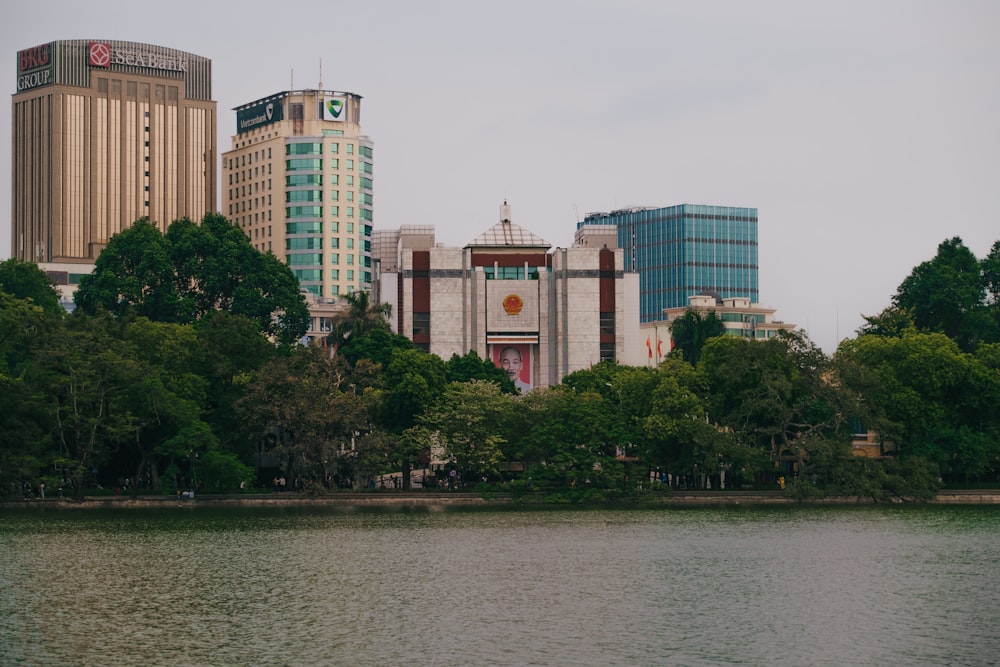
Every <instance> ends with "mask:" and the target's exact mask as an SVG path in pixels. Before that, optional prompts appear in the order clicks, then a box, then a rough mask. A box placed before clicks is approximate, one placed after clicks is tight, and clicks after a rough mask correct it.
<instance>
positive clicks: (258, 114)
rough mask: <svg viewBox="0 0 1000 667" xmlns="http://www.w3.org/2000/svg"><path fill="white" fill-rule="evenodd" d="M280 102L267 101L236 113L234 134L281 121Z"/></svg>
mask: <svg viewBox="0 0 1000 667" xmlns="http://www.w3.org/2000/svg"><path fill="white" fill-rule="evenodd" d="M282 119H283V117H282V115H281V102H280V101H278V100H269V101H267V102H261V103H259V104H255V105H253V106H252V107H248V108H246V109H240V110H239V111H237V112H236V133H237V134H239V133H240V132H249V131H250V130H256V129H257V128H259V127H263V126H265V125H270V124H271V123H276V122H278V121H279V120H282Z"/></svg>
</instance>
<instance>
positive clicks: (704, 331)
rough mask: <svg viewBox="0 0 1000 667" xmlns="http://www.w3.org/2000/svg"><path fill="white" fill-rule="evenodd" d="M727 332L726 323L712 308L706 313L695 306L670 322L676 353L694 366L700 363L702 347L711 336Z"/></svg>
mask: <svg viewBox="0 0 1000 667" xmlns="http://www.w3.org/2000/svg"><path fill="white" fill-rule="evenodd" d="M724 333H726V325H725V324H723V323H722V320H720V319H719V316H718V315H716V314H715V311H714V310H711V311H709V312H707V313H705V314H704V315H703V314H701V313H700V312H698V311H697V310H695V309H693V308H688V309H687V310H685V311H684V314H683V315H681V316H680V317H678V318H677V319H675V320H674V321H673V322H671V324H670V337H671V339H672V340H673V342H674V354H679V355H680V356H681V358H683V359H684V361H686V362H688V363H689V364H691V365H692V366H697V365H698V360H699V359H700V358H701V349H702V347H704V345H705V342H706V341H708V339H709V338H714V337H716V336H721V335H723V334H724Z"/></svg>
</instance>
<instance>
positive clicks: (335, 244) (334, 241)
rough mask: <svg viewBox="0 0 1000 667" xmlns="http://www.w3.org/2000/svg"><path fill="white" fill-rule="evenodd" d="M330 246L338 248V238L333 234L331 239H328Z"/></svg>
mask: <svg viewBox="0 0 1000 667" xmlns="http://www.w3.org/2000/svg"><path fill="white" fill-rule="evenodd" d="M330 247H331V248H339V247H340V239H339V238H337V237H336V236H334V237H333V238H332V239H330Z"/></svg>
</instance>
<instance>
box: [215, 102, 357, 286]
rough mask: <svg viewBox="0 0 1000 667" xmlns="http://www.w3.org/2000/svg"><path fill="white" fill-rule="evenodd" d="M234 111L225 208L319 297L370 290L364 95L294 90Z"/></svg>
mask: <svg viewBox="0 0 1000 667" xmlns="http://www.w3.org/2000/svg"><path fill="white" fill-rule="evenodd" d="M235 111H236V128H235V129H236V133H235V134H233V135H232V138H231V142H232V143H231V148H230V150H228V151H226V152H225V153H223V155H222V201H223V206H222V212H223V214H224V215H225V216H226V217H227V218H228V219H229V220H230V221H232V222H233V224H235V225H236V226H238V227H240V229H242V230H243V231H244V232H245V233H246V235H247V236H248V237H249V238H250V242H251V243H252V244H253V246H254V248H256V249H257V250H259V251H261V252H273V253H274V254H275V256H277V257H278V258H279V259H281V260H283V261H284V262H285V263H286V264H288V265H289V267H290V268H291V270H292V273H294V274H295V276H296V277H297V278H298V279H299V283H300V284H301V285H302V287H303V289H305V290H306V291H308V292H310V293H311V294H312V295H313V296H315V297H316V298H318V299H324V298H335V297H336V296H337V295H338V294H346V293H349V292H354V291H358V290H370V289H371V288H372V282H373V279H374V277H373V273H372V265H371V243H372V221H373V217H374V216H373V210H374V193H373V183H372V181H373V177H374V174H373V171H374V157H373V149H374V147H373V144H372V141H371V139H370V138H369V137H367V136H365V135H364V134H362V130H361V96H360V95H357V94H355V93H347V92H338V91H333V90H288V91H283V92H279V93H275V94H274V95H270V96H268V97H265V98H262V99H259V100H255V101H253V102H249V103H247V104H243V105H241V106H239V107H236V109H235Z"/></svg>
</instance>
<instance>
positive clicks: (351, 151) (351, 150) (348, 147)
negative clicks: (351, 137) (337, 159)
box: [347, 144, 354, 155]
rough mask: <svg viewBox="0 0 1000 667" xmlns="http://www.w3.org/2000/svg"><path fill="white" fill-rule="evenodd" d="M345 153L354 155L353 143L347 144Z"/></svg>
mask: <svg viewBox="0 0 1000 667" xmlns="http://www.w3.org/2000/svg"><path fill="white" fill-rule="evenodd" d="M347 154H348V155H354V144H347Z"/></svg>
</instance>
